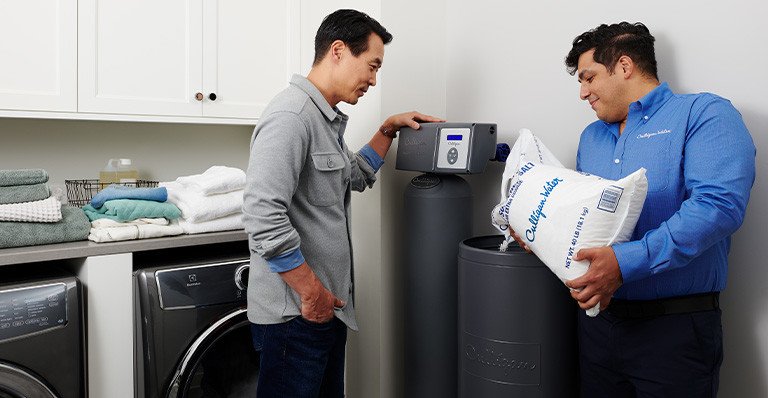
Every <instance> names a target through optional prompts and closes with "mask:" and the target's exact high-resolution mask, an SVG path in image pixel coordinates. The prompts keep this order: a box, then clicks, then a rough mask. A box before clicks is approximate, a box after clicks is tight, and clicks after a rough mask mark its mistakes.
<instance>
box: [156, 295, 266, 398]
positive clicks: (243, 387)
mask: <svg viewBox="0 0 768 398" xmlns="http://www.w3.org/2000/svg"><path fill="white" fill-rule="evenodd" d="M258 377H259V353H258V352H256V351H255V350H254V349H253V340H252V338H251V323H250V322H249V321H248V317H247V315H246V310H245V309H237V310H235V311H232V312H230V313H229V314H227V315H226V316H224V317H222V318H221V319H220V320H219V321H217V322H216V323H214V324H213V325H211V326H210V327H209V328H208V329H206V330H205V331H204V332H203V333H201V334H200V336H198V338H197V339H195V341H194V342H193V343H192V344H191V345H190V346H189V349H188V350H187V352H186V353H185V354H184V356H183V357H182V359H181V361H180V362H179V365H178V366H177V368H176V372H175V373H174V376H173V378H172V379H171V384H170V387H169V388H168V393H167V394H166V397H169V398H197V397H231V396H234V397H240V396H243V397H255V396H256V382H257V380H258Z"/></svg>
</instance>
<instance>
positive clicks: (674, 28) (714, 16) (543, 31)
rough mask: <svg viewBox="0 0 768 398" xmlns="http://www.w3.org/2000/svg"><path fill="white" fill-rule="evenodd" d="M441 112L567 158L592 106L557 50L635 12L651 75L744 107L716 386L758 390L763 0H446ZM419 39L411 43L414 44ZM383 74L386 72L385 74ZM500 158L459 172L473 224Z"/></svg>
mask: <svg viewBox="0 0 768 398" xmlns="http://www.w3.org/2000/svg"><path fill="white" fill-rule="evenodd" d="M447 7H448V8H447V26H448V29H447V33H446V38H445V40H446V41H447V43H448V46H447V65H448V74H447V100H446V102H447V105H446V108H447V116H448V118H449V119H450V120H455V121H459V120H462V121H465V120H466V121H468V120H472V121H491V122H496V123H498V125H499V131H500V136H499V139H500V140H501V141H507V142H509V143H510V144H511V143H512V142H514V139H515V138H516V136H517V133H516V132H517V130H518V129H520V128H522V127H527V128H530V129H531V130H533V131H534V133H536V134H537V135H539V136H540V137H541V138H542V140H543V141H544V142H545V143H546V144H547V146H548V147H549V148H550V149H551V150H552V151H553V152H554V153H555V155H557V156H558V157H559V158H560V160H561V161H562V162H563V163H565V164H566V165H568V166H571V167H572V166H574V164H575V149H576V145H577V142H578V136H579V133H580V132H581V130H582V129H583V127H584V126H585V125H586V124H587V123H588V122H590V121H592V120H594V119H595V116H594V113H593V112H592V111H591V109H590V108H589V107H588V106H587V105H586V104H585V103H583V102H582V101H580V100H579V99H578V84H577V82H576V79H575V78H574V77H572V76H570V75H568V74H567V73H566V72H565V66H564V64H563V59H564V58H565V55H566V54H567V52H568V50H569V49H570V45H571V42H572V40H573V38H574V37H575V36H576V35H578V34H580V33H581V32H583V31H585V30H588V29H591V28H593V27H595V26H597V25H599V24H600V23H606V22H607V23H611V22H618V21H621V20H628V21H631V22H635V21H641V22H643V23H645V24H646V25H647V26H648V27H649V28H650V30H651V32H652V33H653V34H654V35H655V36H656V39H657V42H656V49H657V59H658V60H659V75H660V78H661V79H662V80H664V81H668V82H669V83H670V85H671V87H672V88H673V89H674V90H676V91H677V92H699V91H711V92H714V93H717V94H719V95H722V96H724V97H726V98H729V99H730V100H731V101H732V102H733V103H734V105H735V106H736V107H737V108H738V109H739V110H740V111H741V113H742V115H743V116H744V119H745V122H746V124H747V127H748V128H749V129H750V131H751V132H752V136H753V139H754V140H755V144H756V146H757V148H758V159H757V161H758V167H757V168H758V170H757V180H756V182H755V186H754V188H753V189H752V199H751V201H750V206H749V208H748V210H747V220H746V221H745V223H744V225H743V226H742V228H741V229H740V230H739V231H738V232H737V233H736V234H735V236H734V239H733V245H732V250H731V256H730V273H729V276H730V280H729V284H728V288H727V289H726V291H725V293H724V294H723V298H722V307H723V312H724V316H723V322H724V326H723V329H724V334H725V362H724V364H723V368H722V372H721V388H720V396H723V397H765V396H768V377H766V376H768V312H767V311H765V308H766V307H768V289H765V286H766V285H768V270H766V267H765V266H764V264H763V263H764V259H765V258H768V245H765V243H764V241H765V238H766V234H765V227H764V225H765V224H766V223H768V211H766V209H765V208H764V206H763V205H764V204H765V203H767V202H768V183H767V182H766V181H765V177H766V176H767V175H768V164H767V163H766V159H765V153H766V152H765V148H766V147H768V139H767V138H766V134H765V130H766V127H768V107H766V105H765V103H766V102H765V93H766V92H768V79H765V77H764V74H763V73H762V66H764V65H766V63H767V62H768V52H766V51H765V50H764V48H765V43H764V41H765V39H766V38H768V25H767V24H766V23H765V15H768V6H766V5H765V3H763V2H758V1H746V0H736V1H731V2H710V1H707V2H701V1H693V0H684V1H676V2H670V1H659V0H649V1H645V2H643V3H642V4H639V3H638V4H633V5H628V4H625V3H606V2H597V1H586V2H570V3H563V2H558V3H556V5H555V3H553V2H511V3H500V2H496V1H489V0H475V1H472V2H467V1H460V0H451V1H449V3H448V6H447ZM421 45H423V43H421V44H417V43H414V44H413V46H414V47H418V46H421ZM389 79H390V80H392V79H393V78H392V77H391V76H390V78H389ZM502 170H503V169H502V167H501V165H492V167H490V169H489V170H488V172H487V173H486V174H484V175H482V176H479V177H473V178H470V181H471V183H472V185H473V189H474V191H475V193H476V195H477V198H476V208H475V219H476V222H475V228H476V230H475V232H476V233H478V234H484V233H492V232H493V230H492V229H491V228H490V226H489V223H488V221H487V214H488V211H489V209H490V208H491V206H492V205H493V203H494V202H495V201H496V200H497V195H498V194H497V191H498V181H499V179H500V176H501V172H502Z"/></svg>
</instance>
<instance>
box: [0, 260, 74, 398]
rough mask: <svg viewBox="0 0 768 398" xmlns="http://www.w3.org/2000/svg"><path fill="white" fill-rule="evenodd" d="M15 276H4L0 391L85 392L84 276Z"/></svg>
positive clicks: (47, 395) (56, 395) (58, 395)
mask: <svg viewBox="0 0 768 398" xmlns="http://www.w3.org/2000/svg"><path fill="white" fill-rule="evenodd" d="M14 278H15V277H8V276H6V275H4V274H3V276H2V278H0V280H4V282H3V283H0V397H13V398H16V397H36V398H80V397H85V396H86V390H87V389H86V372H85V370H84V369H85V353H84V328H83V326H82V325H83V315H82V314H83V311H82V308H83V305H82V301H81V297H82V292H81V290H82V288H81V285H80V282H79V281H78V280H77V278H75V277H71V276H67V277H54V278H46V279H36V280H33V281H16V282H8V281H9V280H15V279H14Z"/></svg>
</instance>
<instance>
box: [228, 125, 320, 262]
mask: <svg viewBox="0 0 768 398" xmlns="http://www.w3.org/2000/svg"><path fill="white" fill-rule="evenodd" d="M308 131H309V130H308V127H307V126H306V124H305V123H304V122H303V121H302V119H301V118H300V116H299V115H297V114H295V113H291V112H276V113H272V114H269V115H266V116H264V117H263V118H262V120H261V121H260V122H259V124H258V125H257V126H256V129H255V130H254V133H253V137H252V139H251V148H250V160H249V163H248V171H247V178H246V186H245V192H244V195H243V221H244V224H245V230H246V232H247V233H248V236H249V239H250V247H251V249H252V250H254V251H255V252H256V253H257V254H258V255H259V256H261V257H263V258H264V259H265V260H267V262H268V264H270V269H271V270H272V271H274V272H282V271H287V270H289V269H292V268H295V267H296V266H298V265H301V263H299V264H295V262H296V261H298V260H299V259H303V256H302V255H301V252H300V250H299V247H300V246H301V238H300V237H299V234H298V232H297V231H296V228H295V227H294V226H293V225H292V224H291V220H290V219H289V218H288V209H289V208H290V206H291V200H292V198H293V194H294V192H295V191H296V188H297V186H298V183H299V176H300V174H301V170H302V168H303V166H304V162H305V159H306V154H307V151H308V146H309V135H308ZM271 260H273V261H271Z"/></svg>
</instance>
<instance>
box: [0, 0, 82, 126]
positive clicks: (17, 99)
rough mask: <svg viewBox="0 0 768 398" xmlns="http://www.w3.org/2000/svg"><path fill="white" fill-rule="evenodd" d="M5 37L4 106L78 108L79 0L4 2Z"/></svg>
mask: <svg viewBox="0 0 768 398" xmlns="http://www.w3.org/2000/svg"><path fill="white" fill-rule="evenodd" d="M0 37H2V39H0V110H29V111H60V112H73V111H75V110H76V107H77V0H2V1H0Z"/></svg>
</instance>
